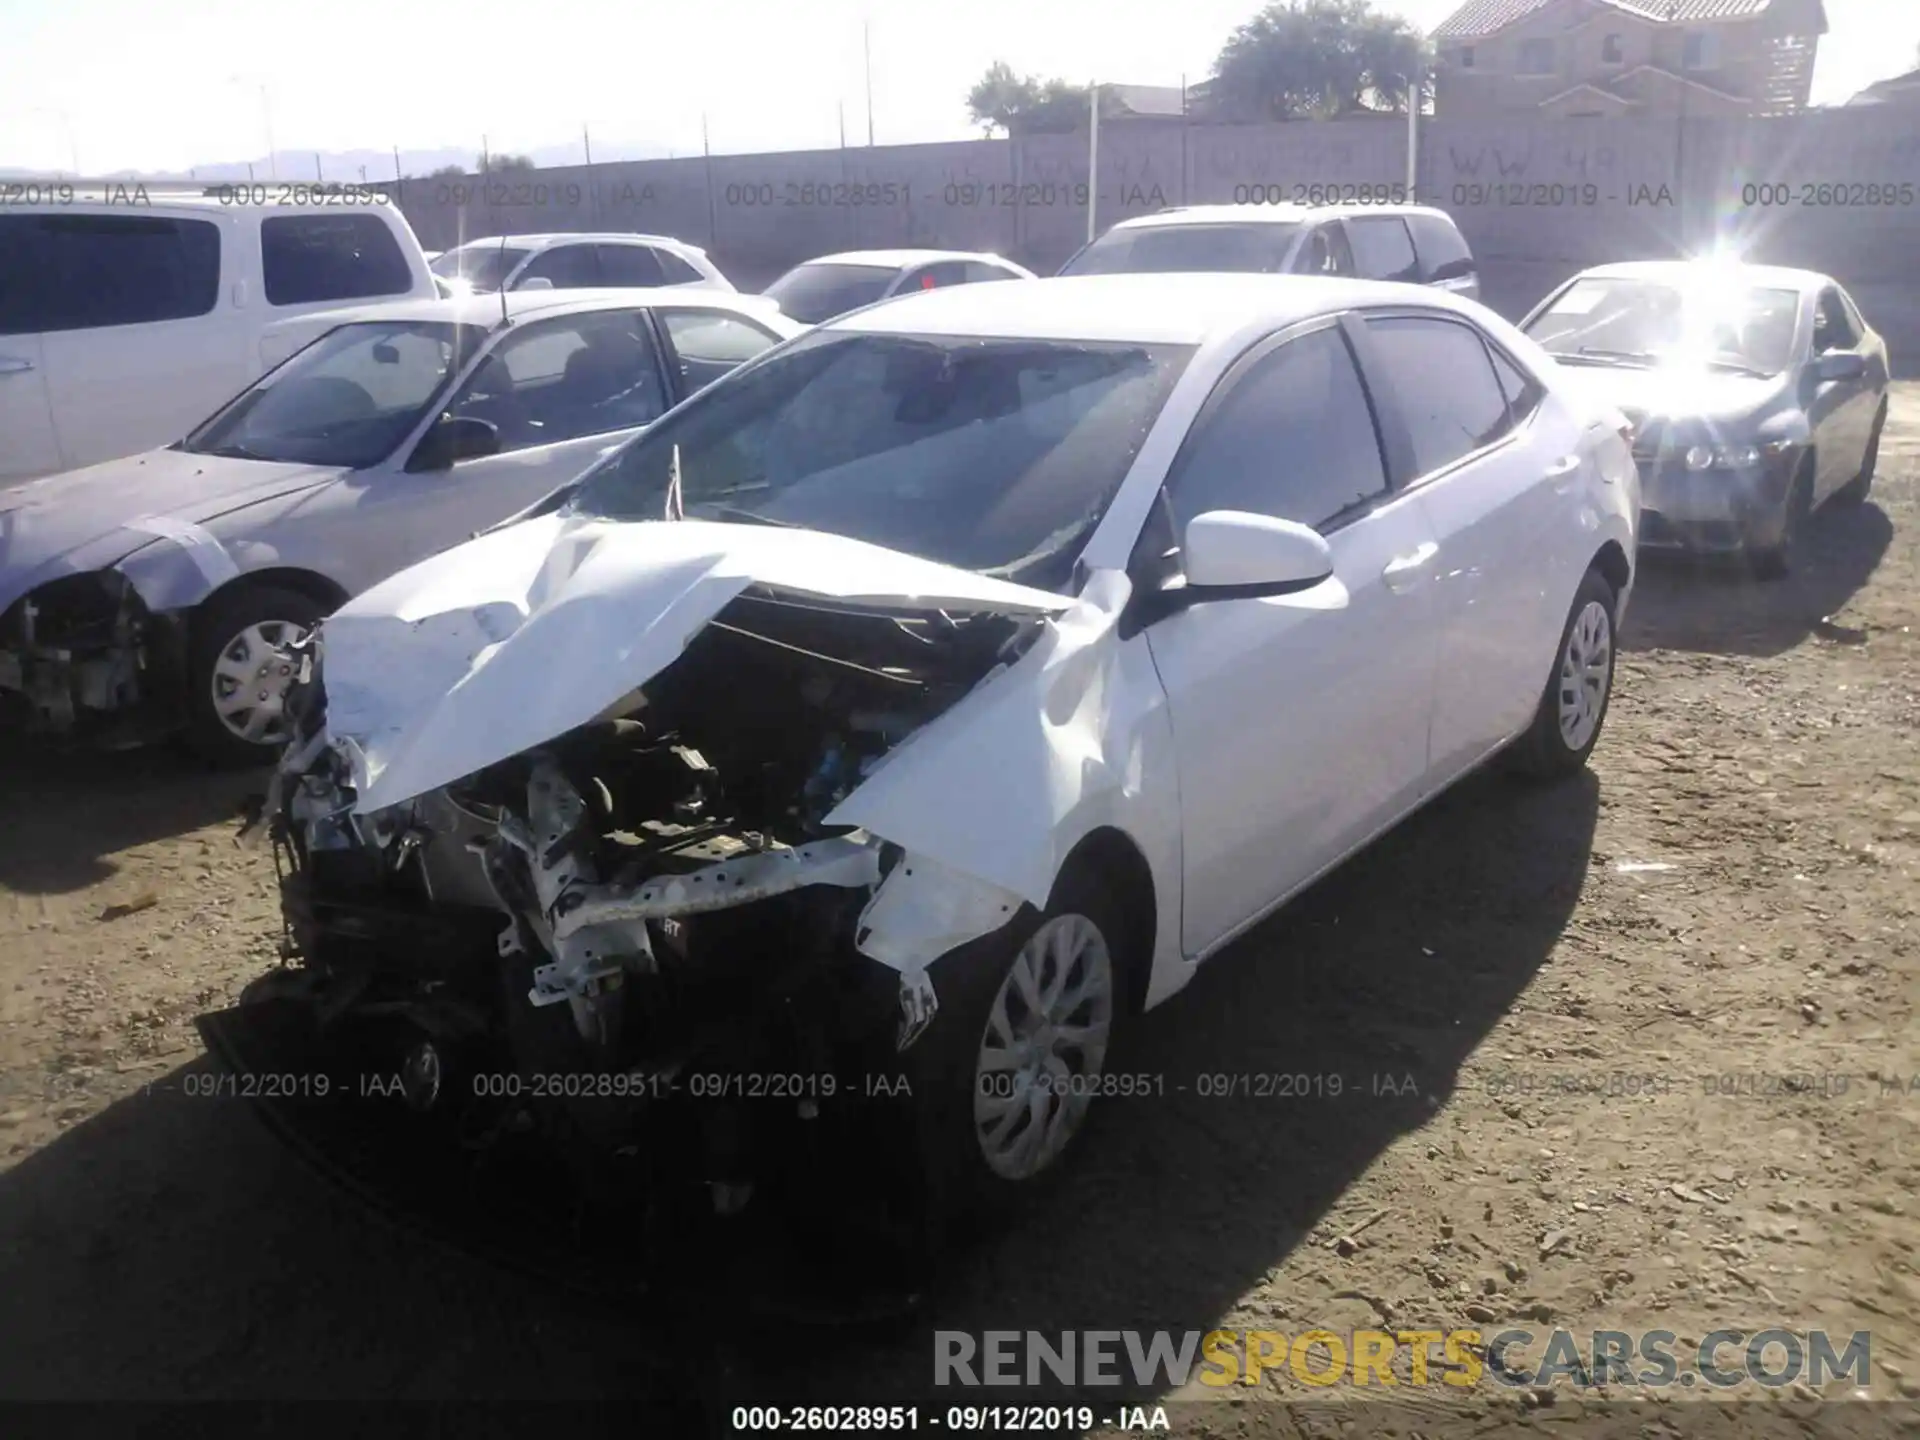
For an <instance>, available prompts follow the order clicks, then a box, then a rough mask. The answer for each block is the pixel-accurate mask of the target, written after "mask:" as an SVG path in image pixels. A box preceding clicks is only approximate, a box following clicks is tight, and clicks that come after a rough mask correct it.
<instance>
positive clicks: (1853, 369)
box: [1813, 350, 1867, 381]
mask: <svg viewBox="0 0 1920 1440" xmlns="http://www.w3.org/2000/svg"><path fill="white" fill-rule="evenodd" d="M1813 373H1814V376H1815V378H1816V379H1819V380H1822V381H1831V380H1858V379H1859V378H1860V377H1861V376H1862V375H1864V374H1866V373H1867V362H1866V357H1865V356H1862V355H1856V354H1854V353H1853V352H1852V351H1851V350H1829V351H1828V352H1827V353H1826V354H1824V355H1819V356H1816V357H1815V358H1814V362H1813Z"/></svg>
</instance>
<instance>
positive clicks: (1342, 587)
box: [1146, 496, 1437, 954]
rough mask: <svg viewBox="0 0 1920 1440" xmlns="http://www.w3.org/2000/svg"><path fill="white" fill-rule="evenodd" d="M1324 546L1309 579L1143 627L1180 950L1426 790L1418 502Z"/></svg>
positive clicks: (1427, 657) (1286, 886) (1428, 630)
mask: <svg viewBox="0 0 1920 1440" xmlns="http://www.w3.org/2000/svg"><path fill="white" fill-rule="evenodd" d="M1328 543H1329V544H1330V546H1331V547H1332V550H1333V553H1334V565H1335V570H1334V578H1333V579H1332V580H1331V581H1329V582H1327V583H1325V584H1323V585H1320V586H1317V587H1315V588H1314V589H1312V590H1308V591H1304V592H1301V593H1299V594H1296V595H1287V596H1279V597H1274V598H1269V599H1257V600H1223V601H1218V602H1214V603H1209V604H1201V605H1196V606H1193V607H1192V608H1190V609H1188V610H1186V611H1184V612H1182V613H1180V614H1177V615H1173V616H1171V617H1169V618H1168V619H1166V620H1164V621H1161V622H1160V623H1159V624H1157V625H1154V626H1152V627H1151V628H1150V629H1148V631H1147V632H1146V634H1147V640H1148V644H1149V646H1150V648H1151V650H1152V652H1153V658H1154V663H1155V665H1156V666H1157V667H1158V669H1159V672H1160V677H1161V681H1162V683H1163V684H1164V686H1165V687H1166V691H1167V697H1168V708H1169V712H1170V714H1171V716H1172V723H1173V734H1174V745H1175V753H1176V755H1177V756H1178V761H1179V772H1180V810H1181V826H1182V830H1183V832H1184V835H1185V839H1184V847H1185V871H1186V879H1185V903H1184V907H1183V913H1182V918H1181V943H1182V948H1183V949H1184V950H1185V951H1186V952H1187V953H1188V954H1194V953H1197V952H1198V951H1201V950H1204V949H1205V948H1206V947H1207V946H1208V945H1209V944H1211V943H1212V942H1213V941H1215V940H1216V939H1218V938H1219V937H1220V936H1222V935H1225V934H1227V933H1229V932H1230V931H1232V930H1234V929H1235V928H1236V927H1238V926H1239V925H1241V924H1242V923H1243V922H1245V921H1246V920H1248V919H1250V918H1251V917H1253V916H1255V915H1257V914H1258V913H1260V912H1261V911H1262V910H1264V909H1266V908H1268V907H1269V906H1270V905H1271V904H1272V903H1273V901H1274V900H1276V899H1277V898H1278V897H1280V896H1281V895H1284V894H1286V893H1288V892H1290V891H1292V890H1294V889H1295V888H1297V887H1298V886H1299V885H1300V884H1302V883H1303V882H1305V881H1306V880H1308V879H1310V878H1311V877H1312V876H1313V875H1314V874H1315V873H1316V872H1318V871H1319V870H1321V869H1323V868H1325V866H1326V865H1327V864H1329V863H1330V862H1331V861H1333V860H1334V859H1336V858H1338V856H1339V855H1340V854H1342V853H1343V852H1344V851H1345V850H1347V849H1349V848H1351V847H1352V846H1353V845H1355V844H1357V843H1359V842H1360V841H1361V840H1363V839H1365V838H1366V836H1367V835H1368V834H1370V833H1371V832H1372V831H1373V830H1375V829H1378V828H1380V826H1382V825H1384V824H1385V823H1386V822H1387V821H1389V820H1390V819H1392V818H1393V817H1394V816H1395V815H1397V814H1399V813H1402V812H1404V811H1405V810H1407V809H1410V808H1412V806H1413V805H1415V804H1417V803H1418V801H1419V799H1420V797H1421V796H1422V794H1423V793H1424V790H1425V775H1426V767H1427V717H1428V711H1429V705H1430V701H1431V696H1432V688H1433V671H1434V663H1435V652H1436V649H1437V647H1436V646H1435V644H1434V636H1433V633H1432V625H1431V614H1432V604H1433V590H1434V586H1433V583H1432V579H1431V570H1430V568H1429V567H1430V562H1431V560H1432V558H1433V555H1434V553H1435V548H1434V547H1433V545H1432V537H1431V536H1430V535H1429V534H1428V532H1427V530H1426V521H1425V517H1424V514H1423V513H1422V511H1421V509H1420V507H1419V505H1418V504H1417V503H1416V501H1415V499H1414V497H1411V496H1408V497H1404V498H1402V499H1400V500H1397V501H1394V502H1392V503H1391V504H1388V505H1386V506H1384V507H1382V508H1381V509H1380V510H1378V511H1376V512H1374V513H1373V514H1372V515H1370V516H1367V517H1364V518H1362V519H1360V520H1358V521H1356V522H1354V523H1352V524H1350V525H1347V526H1345V527H1344V528H1342V529H1340V530H1337V531H1335V532H1334V533H1333V534H1332V535H1331V536H1329V537H1328ZM1390 568H1391V569H1392V571H1393V577H1392V584H1391V585H1390V583H1389V570H1390Z"/></svg>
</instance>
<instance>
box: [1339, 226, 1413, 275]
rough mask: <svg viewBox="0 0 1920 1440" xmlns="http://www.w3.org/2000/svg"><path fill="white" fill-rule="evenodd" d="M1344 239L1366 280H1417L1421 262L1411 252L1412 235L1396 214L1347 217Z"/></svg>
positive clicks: (1355, 263) (1356, 265) (1354, 261)
mask: <svg viewBox="0 0 1920 1440" xmlns="http://www.w3.org/2000/svg"><path fill="white" fill-rule="evenodd" d="M1347 239H1348V241H1349V242H1350V243H1351V244H1352V246H1353V263H1354V265H1355V267H1356V268H1357V269H1358V270H1359V272H1360V274H1361V275H1362V276H1364V277H1365V278H1366V279H1368V280H1418V279H1419V278H1420V262H1419V260H1418V259H1417V258H1415V256H1414V253H1413V237H1412V236H1411V235H1409V234H1408V233H1407V225H1406V222H1405V221H1404V220H1402V219H1401V218H1400V217H1399V216H1398V215H1353V216H1349V217H1348V218H1347Z"/></svg>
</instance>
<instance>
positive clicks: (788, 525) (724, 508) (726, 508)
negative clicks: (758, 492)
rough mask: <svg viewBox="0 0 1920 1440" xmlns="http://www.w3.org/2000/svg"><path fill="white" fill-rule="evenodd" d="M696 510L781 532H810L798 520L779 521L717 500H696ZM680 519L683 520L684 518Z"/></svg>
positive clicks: (806, 526) (810, 527) (808, 527)
mask: <svg viewBox="0 0 1920 1440" xmlns="http://www.w3.org/2000/svg"><path fill="white" fill-rule="evenodd" d="M693 503H694V508H695V509H697V510H712V511H714V512H716V513H717V514H720V515H725V516H726V517H727V518H728V519H731V520H745V521H747V522H748V523H749V524H752V525H778V526H779V527H780V528H781V529H782V530H810V529H812V528H813V527H812V526H810V525H802V524H801V523H800V522H799V521H798V520H780V519H776V518H775V517H774V516H772V515H762V514H761V513H760V512H759V511H758V510H746V509H742V508H741V507H740V506H738V505H726V504H722V503H721V502H719V501H717V500H696V501H694V502H693ZM682 518H685V517H684V516H683V517H682Z"/></svg>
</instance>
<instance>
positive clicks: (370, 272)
mask: <svg viewBox="0 0 1920 1440" xmlns="http://www.w3.org/2000/svg"><path fill="white" fill-rule="evenodd" d="M260 264H261V269H262V271H263V272H264V274H265V277H266V290H267V303H268V304H269V305H311V304H314V303H315V302H318V301H326V300H364V299H370V298H373V297H376V296H381V295H405V294H406V293H407V292H408V291H409V290H411V289H412V288H413V275H412V273H411V272H410V271H409V270H408V269H407V258H406V256H405V255H403V254H401V253H400V245H399V242H398V241H396V240H395V239H394V238H393V232H392V231H391V230H389V229H388V228H387V227H386V226H385V225H384V224H382V223H381V221H380V219H379V218H378V217H377V216H374V215H270V216H268V217H267V218H266V219H265V220H263V221H261V222H260Z"/></svg>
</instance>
